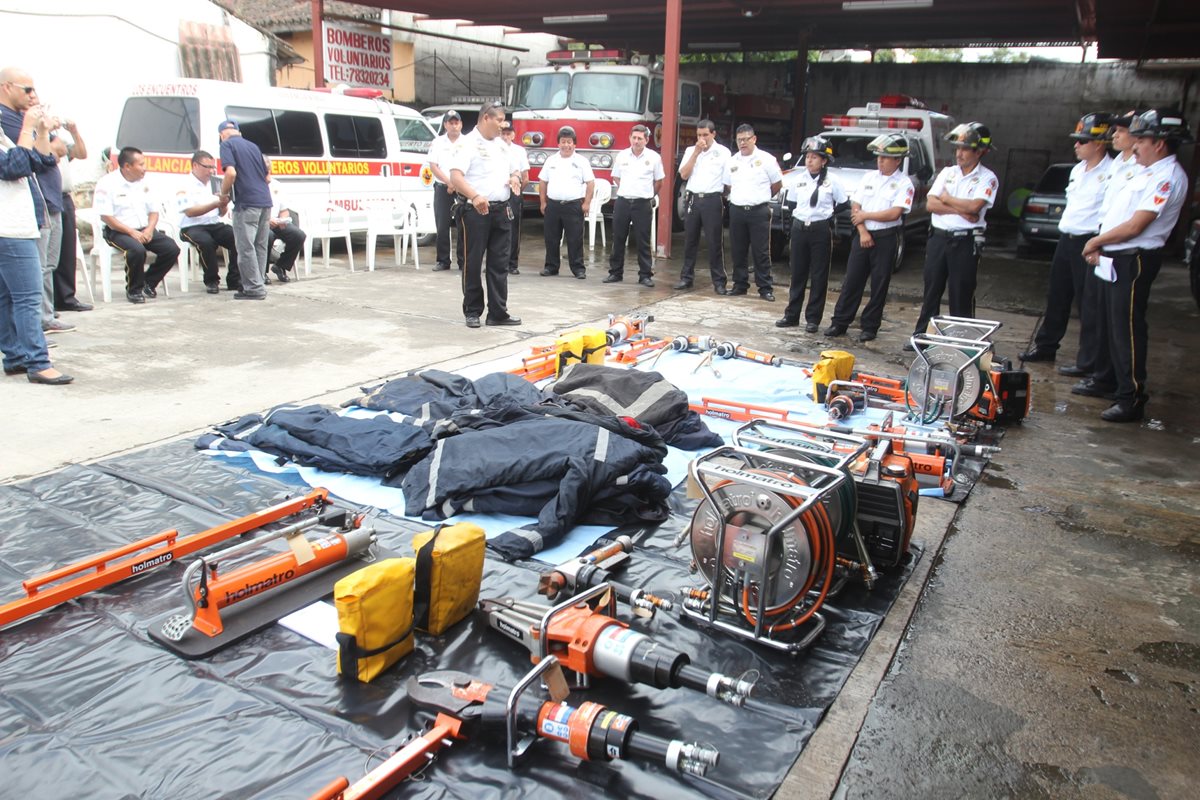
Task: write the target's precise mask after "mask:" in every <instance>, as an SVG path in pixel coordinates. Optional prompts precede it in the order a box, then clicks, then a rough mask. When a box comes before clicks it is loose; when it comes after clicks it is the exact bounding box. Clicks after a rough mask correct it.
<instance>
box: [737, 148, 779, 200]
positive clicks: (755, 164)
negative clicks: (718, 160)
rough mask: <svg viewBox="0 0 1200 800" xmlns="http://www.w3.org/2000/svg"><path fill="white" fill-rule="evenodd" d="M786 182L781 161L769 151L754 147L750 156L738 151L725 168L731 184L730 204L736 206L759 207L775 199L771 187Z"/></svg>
mask: <svg viewBox="0 0 1200 800" xmlns="http://www.w3.org/2000/svg"><path fill="white" fill-rule="evenodd" d="M782 181H783V173H782V172H781V171H780V170H779V162H778V161H776V160H775V156H773V155H771V154H770V153H768V152H767V151H766V150H760V149H759V148H757V147H756V148H754V152H752V153H751V154H750V155H748V156H744V155H742V151H740V150H739V151H738V152H736V153H734V154H733V155H731V156H730V157H729V164H728V167H727V169H726V170H725V185H726V186H728V187H729V203H730V205H735V206H756V205H758V204H759V203H765V202H767V201H768V200H770V199H771V195H772V194H773V193H772V192H771V186H772V184H775V183H780V182H782Z"/></svg>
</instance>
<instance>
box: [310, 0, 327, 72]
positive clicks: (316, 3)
mask: <svg viewBox="0 0 1200 800" xmlns="http://www.w3.org/2000/svg"><path fill="white" fill-rule="evenodd" d="M324 18H325V0H312V48H313V86H314V87H315V88H317V89H321V88H324V86H325V36H324V31H322V29H321V22H322V20H324Z"/></svg>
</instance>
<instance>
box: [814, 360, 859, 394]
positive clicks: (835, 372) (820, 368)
mask: <svg viewBox="0 0 1200 800" xmlns="http://www.w3.org/2000/svg"><path fill="white" fill-rule="evenodd" d="M852 374H854V354H853V353H847V352H846V351H845V350H823V351H822V352H821V360H820V361H818V362H817V363H816V364H813V371H812V382H813V400H815V401H816V402H818V403H824V402H825V395H826V393H827V392H828V390H829V384H830V383H832V382H833V381H848V380H850V376H851V375H852Z"/></svg>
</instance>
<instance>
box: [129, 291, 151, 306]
mask: <svg viewBox="0 0 1200 800" xmlns="http://www.w3.org/2000/svg"><path fill="white" fill-rule="evenodd" d="M125 299H126V300H128V301H129V302H131V303H138V304H141V303H144V302H146V295H144V294H142V293H141V292H126V293H125Z"/></svg>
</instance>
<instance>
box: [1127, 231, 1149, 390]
mask: <svg viewBox="0 0 1200 800" xmlns="http://www.w3.org/2000/svg"><path fill="white" fill-rule="evenodd" d="M1140 277H1142V254H1141V253H1138V255H1137V270H1136V271H1135V272H1134V273H1133V280H1132V281H1130V282H1129V381H1130V383H1132V384H1133V396H1134V397H1135V398H1137V397H1140V396H1141V394H1142V387H1141V386H1140V385H1138V381H1137V340H1136V339H1135V338H1134V336H1133V313H1134V308H1135V307H1136V305H1137V303H1136V301H1135V298H1136V296H1137V282H1138V278H1140ZM1147 311H1149V309H1148V308H1147Z"/></svg>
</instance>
